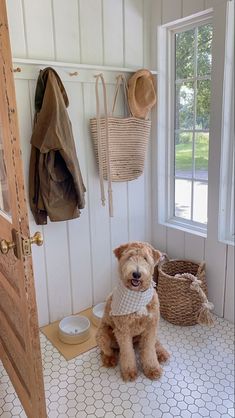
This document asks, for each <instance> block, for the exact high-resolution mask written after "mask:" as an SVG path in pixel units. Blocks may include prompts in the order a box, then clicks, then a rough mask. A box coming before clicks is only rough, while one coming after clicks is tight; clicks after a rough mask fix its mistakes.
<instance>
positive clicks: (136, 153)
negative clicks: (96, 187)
mask: <svg viewBox="0 0 235 418" xmlns="http://www.w3.org/2000/svg"><path fill="white" fill-rule="evenodd" d="M107 121H108V129H109V164H110V172H111V180H112V181H114V182H115V181H130V180H134V179H136V178H138V177H139V176H140V175H141V174H142V173H143V170H144V161H145V155H146V150H147V145H148V140H149V136H150V129H151V121H150V120H143V119H138V118H134V117H128V118H119V117H112V116H109V117H108V118H107ZM105 124H106V120H105V118H101V119H100V133H101V135H100V140H101V157H102V163H103V178H104V179H105V180H107V179H108V172H107V158H106V131H105ZM90 127H91V136H92V140H93V144H94V149H95V155H96V160H97V164H99V154H98V129H97V118H93V119H91V120H90Z"/></svg>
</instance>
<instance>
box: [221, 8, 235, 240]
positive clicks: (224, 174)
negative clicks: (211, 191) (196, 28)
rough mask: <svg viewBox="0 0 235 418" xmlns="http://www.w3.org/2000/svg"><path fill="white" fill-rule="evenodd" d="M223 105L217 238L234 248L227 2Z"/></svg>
mask: <svg viewBox="0 0 235 418" xmlns="http://www.w3.org/2000/svg"><path fill="white" fill-rule="evenodd" d="M231 84H232V87H233V88H231ZM222 101H223V106H222V127H221V165H220V167H221V170H220V189H219V222H218V235H219V241H221V242H223V243H225V244H229V245H233V246H234V245H235V242H234V238H235V237H234V226H235V224H234V206H235V204H234V198H235V196H234V170H235V167H234V165H235V155H234V153H235V144H234V2H232V1H230V2H228V4H227V13H226V35H225V59H224V79H223V100H222ZM231 120H232V123H231Z"/></svg>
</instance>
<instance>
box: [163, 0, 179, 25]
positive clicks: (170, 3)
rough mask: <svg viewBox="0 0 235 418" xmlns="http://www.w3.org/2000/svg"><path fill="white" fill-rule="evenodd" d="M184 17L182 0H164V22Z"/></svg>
mask: <svg viewBox="0 0 235 418" xmlns="http://www.w3.org/2000/svg"><path fill="white" fill-rule="evenodd" d="M180 17H182V1H181V0H162V24H164V23H167V22H171V21H173V20H176V19H179V18H180Z"/></svg>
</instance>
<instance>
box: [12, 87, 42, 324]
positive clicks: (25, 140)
mask: <svg viewBox="0 0 235 418" xmlns="http://www.w3.org/2000/svg"><path fill="white" fill-rule="evenodd" d="M15 86H16V99H17V108H18V118H19V126H20V142H21V150H22V154H23V157H24V158H23V163H24V167H23V169H24V178H25V189H26V198H27V200H28V173H29V157H30V150H31V146H30V137H31V132H32V94H31V90H30V85H29V82H28V81H26V80H16V84H15ZM29 226H30V233H31V235H33V234H34V233H35V232H36V231H40V232H42V227H41V226H38V225H35V222H34V221H33V216H32V213H31V212H29ZM32 252H33V267H34V278H35V289H36V296H37V307H38V317H39V322H40V324H41V325H45V324H47V323H48V322H49V312H48V303H47V302H48V300H47V282H46V280H47V278H46V266H45V259H44V249H43V248H34V247H33V249H32Z"/></svg>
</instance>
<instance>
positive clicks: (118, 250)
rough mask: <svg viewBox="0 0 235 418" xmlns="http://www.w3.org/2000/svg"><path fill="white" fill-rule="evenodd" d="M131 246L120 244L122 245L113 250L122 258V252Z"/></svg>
mask: <svg viewBox="0 0 235 418" xmlns="http://www.w3.org/2000/svg"><path fill="white" fill-rule="evenodd" d="M128 247H129V244H124V245H120V247H117V248H115V250H113V253H114V255H115V256H116V257H117V259H118V260H120V258H121V256H122V253H123V252H124V251H125V250H126V249H127V248H128Z"/></svg>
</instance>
